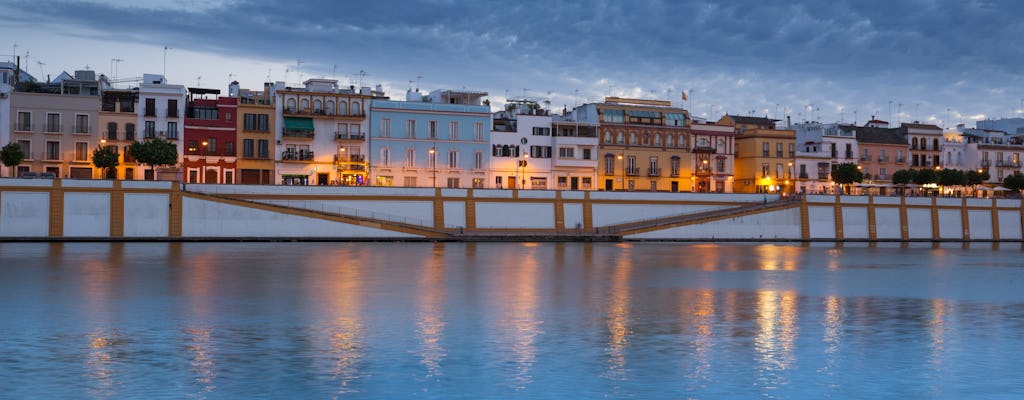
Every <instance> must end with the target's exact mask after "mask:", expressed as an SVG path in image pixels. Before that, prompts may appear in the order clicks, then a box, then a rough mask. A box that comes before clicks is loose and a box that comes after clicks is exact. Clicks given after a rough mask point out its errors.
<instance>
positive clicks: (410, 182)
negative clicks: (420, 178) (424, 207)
mask: <svg viewBox="0 0 1024 400" xmlns="http://www.w3.org/2000/svg"><path fill="white" fill-rule="evenodd" d="M402 185H404V186H405V187H416V177H415V176H407V177H405V178H402Z"/></svg>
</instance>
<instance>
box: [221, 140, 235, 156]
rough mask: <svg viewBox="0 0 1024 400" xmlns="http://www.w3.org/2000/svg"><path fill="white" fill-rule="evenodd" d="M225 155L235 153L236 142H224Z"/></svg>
mask: <svg viewBox="0 0 1024 400" xmlns="http://www.w3.org/2000/svg"><path fill="white" fill-rule="evenodd" d="M224 155H228V156H233V155H235V142H225V143H224Z"/></svg>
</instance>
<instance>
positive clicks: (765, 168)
mask: <svg viewBox="0 0 1024 400" xmlns="http://www.w3.org/2000/svg"><path fill="white" fill-rule="evenodd" d="M761 177H762V178H767V177H768V163H764V164H761Z"/></svg>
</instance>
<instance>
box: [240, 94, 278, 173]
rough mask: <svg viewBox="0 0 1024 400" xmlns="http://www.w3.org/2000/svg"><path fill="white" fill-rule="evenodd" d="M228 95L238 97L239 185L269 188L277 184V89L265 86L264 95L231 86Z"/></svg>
mask: <svg viewBox="0 0 1024 400" xmlns="http://www.w3.org/2000/svg"><path fill="white" fill-rule="evenodd" d="M228 95H230V96H232V97H238V115H239V118H237V126H236V129H237V130H238V142H239V144H240V146H241V148H240V149H239V154H238V183H241V184H248V185H269V184H273V183H274V176H275V174H274V156H273V155H274V154H276V149H277V146H276V143H277V142H276V140H275V139H274V132H276V130H275V128H276V127H277V125H276V124H275V122H276V118H274V99H275V98H276V96H275V95H274V85H273V84H272V83H266V84H264V86H263V91H262V92H260V91H254V90H249V89H240V88H239V87H238V83H237V82H232V83H231V87H230V88H229V89H228Z"/></svg>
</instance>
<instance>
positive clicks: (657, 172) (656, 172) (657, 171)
mask: <svg viewBox="0 0 1024 400" xmlns="http://www.w3.org/2000/svg"><path fill="white" fill-rule="evenodd" d="M647 176H661V168H647Z"/></svg>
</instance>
